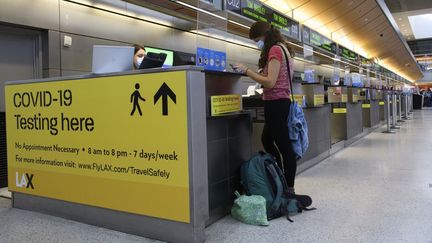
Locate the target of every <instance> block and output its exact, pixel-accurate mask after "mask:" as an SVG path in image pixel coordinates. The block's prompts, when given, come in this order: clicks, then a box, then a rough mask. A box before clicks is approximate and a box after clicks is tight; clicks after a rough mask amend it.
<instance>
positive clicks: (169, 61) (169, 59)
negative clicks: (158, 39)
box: [144, 47, 174, 68]
mask: <svg viewBox="0 0 432 243" xmlns="http://www.w3.org/2000/svg"><path fill="white" fill-rule="evenodd" d="M145 50H146V52H147V53H149V52H153V53H157V54H160V53H165V54H166V59H165V62H164V63H163V65H162V67H164V68H167V67H172V66H173V63H174V52H173V51H170V50H164V49H160V48H154V47H146V48H145ZM144 59H145V58H144Z"/></svg>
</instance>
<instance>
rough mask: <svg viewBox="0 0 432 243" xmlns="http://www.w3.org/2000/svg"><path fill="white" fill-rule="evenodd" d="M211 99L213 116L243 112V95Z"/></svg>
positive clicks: (221, 96)
mask: <svg viewBox="0 0 432 243" xmlns="http://www.w3.org/2000/svg"><path fill="white" fill-rule="evenodd" d="M210 99H211V101H210V106H211V115H212V116H217V115H221V114H225V113H230V112H238V111H241V110H242V103H241V99H242V97H241V95H237V94H234V95H218V96H212V97H211V98H210Z"/></svg>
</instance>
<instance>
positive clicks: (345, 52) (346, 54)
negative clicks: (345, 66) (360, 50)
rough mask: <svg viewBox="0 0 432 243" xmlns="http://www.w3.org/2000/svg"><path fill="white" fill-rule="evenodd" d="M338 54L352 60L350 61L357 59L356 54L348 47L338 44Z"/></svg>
mask: <svg viewBox="0 0 432 243" xmlns="http://www.w3.org/2000/svg"><path fill="white" fill-rule="evenodd" d="M339 56H341V57H343V58H345V59H347V60H349V61H352V62H357V60H358V54H357V53H355V52H353V51H351V50H350V49H348V48H346V47H343V46H341V45H339Z"/></svg>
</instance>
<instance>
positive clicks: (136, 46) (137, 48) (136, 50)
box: [133, 45, 145, 54]
mask: <svg viewBox="0 0 432 243" xmlns="http://www.w3.org/2000/svg"><path fill="white" fill-rule="evenodd" d="M133 46H134V48H135V51H134V54H136V53H137V52H138V51H139V50H141V49H142V50H144V51H145V48H144V46H140V45H133Z"/></svg>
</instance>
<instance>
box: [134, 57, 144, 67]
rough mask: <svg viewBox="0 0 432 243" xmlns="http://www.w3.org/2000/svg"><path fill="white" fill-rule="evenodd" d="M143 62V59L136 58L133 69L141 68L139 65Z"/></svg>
mask: <svg viewBox="0 0 432 243" xmlns="http://www.w3.org/2000/svg"><path fill="white" fill-rule="evenodd" d="M143 60H144V57H138V59H137V63H136V65H135V67H136V68H139V67H140V66H141V63H142V61H143Z"/></svg>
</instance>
